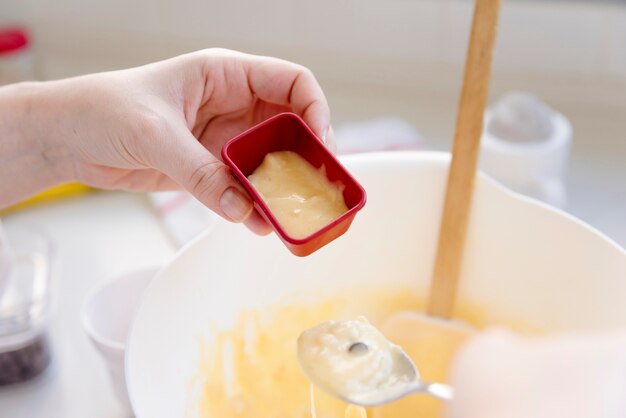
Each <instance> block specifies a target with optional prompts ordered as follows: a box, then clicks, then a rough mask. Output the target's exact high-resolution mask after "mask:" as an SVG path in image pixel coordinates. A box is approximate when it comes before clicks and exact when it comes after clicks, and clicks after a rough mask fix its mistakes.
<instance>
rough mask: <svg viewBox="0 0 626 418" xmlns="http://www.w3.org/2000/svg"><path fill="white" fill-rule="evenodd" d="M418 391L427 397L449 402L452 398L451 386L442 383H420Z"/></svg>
mask: <svg viewBox="0 0 626 418" xmlns="http://www.w3.org/2000/svg"><path fill="white" fill-rule="evenodd" d="M418 391H420V392H423V393H425V394H427V395H430V396H434V397H435V398H438V399H441V400H444V401H450V400H452V398H454V389H453V388H452V386H449V385H446V384H443V383H425V382H422V384H421V386H420V388H419V389H418Z"/></svg>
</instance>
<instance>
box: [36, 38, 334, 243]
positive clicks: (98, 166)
mask: <svg viewBox="0 0 626 418" xmlns="http://www.w3.org/2000/svg"><path fill="white" fill-rule="evenodd" d="M46 84H47V85H46ZM44 85H45V88H43V91H42V92H41V93H40V94H39V95H38V103H39V104H40V105H46V104H47V105H48V107H49V109H54V110H53V111H51V113H50V114H49V115H47V121H48V123H49V124H51V125H53V126H55V128H54V137H55V138H56V143H57V144H58V146H59V147H61V149H63V150H64V151H63V152H57V154H61V155H63V156H64V158H65V161H66V162H67V163H69V164H67V169H68V171H67V173H65V175H66V177H68V178H70V179H73V180H78V181H81V182H83V183H85V184H89V185H92V186H96V187H101V188H114V189H127V190H147V191H154V190H169V189H177V188H180V187H182V188H184V189H186V190H188V191H189V192H190V193H192V194H193V195H194V196H195V197H196V198H197V199H198V200H199V201H201V202H202V203H204V204H205V205H206V206H207V207H209V208H210V209H212V210H213V211H215V212H216V213H217V214H219V215H221V216H222V217H224V218H226V219H228V220H231V221H234V222H242V221H245V223H246V225H247V226H248V227H249V228H250V229H252V230H253V231H255V232H257V233H261V234H262V233H267V232H269V228H268V226H267V225H266V224H265V222H264V221H263V220H262V218H261V217H260V216H259V215H258V214H257V213H256V212H255V211H254V210H253V206H252V204H251V200H250V198H249V196H248V194H247V193H246V191H245V189H244V188H243V187H242V186H241V185H240V184H239V182H238V181H237V180H236V179H235V178H234V177H233V176H232V174H231V172H230V169H229V168H228V167H227V166H225V165H224V164H223V163H222V162H221V160H220V151H221V148H222V146H223V144H224V143H225V142H226V141H227V140H228V139H230V138H232V137H234V136H235V135H237V134H239V133H240V132H242V131H244V130H246V129H247V128H249V127H251V126H253V125H255V124H257V123H259V122H261V121H263V120H265V119H267V118H269V117H271V116H273V115H275V114H277V113H280V112H284V111H293V112H295V113H297V114H299V115H300V116H302V117H303V119H304V120H305V122H306V123H307V124H308V125H309V126H310V127H311V128H312V129H313V131H314V132H315V133H316V134H317V136H318V137H320V138H323V139H324V140H325V142H326V144H327V145H328V146H329V147H331V148H333V147H334V140H333V136H332V131H331V130H330V111H329V108H328V103H327V101H326V98H325V97H324V94H323V92H322V90H321V88H320V86H319V84H318V83H317V81H316V80H315V77H314V76H313V74H312V73H311V72H310V71H309V70H307V69H306V68H304V67H302V66H299V65H296V64H293V63H290V62H287V61H283V60H279V59H276V58H269V57H261V56H253V55H247V54H243V53H239V52H235V51H229V50H221V49H208V50H203V51H198V52H194V53H191V54H186V55H182V56H178V57H175V58H172V59H169V60H165V61H161V62H157V63H154V64H150V65H146V66H143V67H137V68H132V69H128V70H123V71H114V72H109V73H101V74H94V75H88V76H84V77H79V78H73V79H68V80H61V81H57V82H53V83H44ZM55 122H56V123H55ZM44 125H45V124H44Z"/></svg>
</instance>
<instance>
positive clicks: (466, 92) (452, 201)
mask: <svg viewBox="0 0 626 418" xmlns="http://www.w3.org/2000/svg"><path fill="white" fill-rule="evenodd" d="M499 11H500V0H476V5H475V8H474V19H473V22H472V34H471V37H470V42H469V48H468V52H467V59H466V62H465V73H464V76H463V88H462V91H461V101H460V104H459V113H458V116H457V121H456V132H455V136H454V146H453V149H452V162H451V164H450V171H449V174H448V186H447V191H446V200H445V204H444V209H443V217H442V222H441V229H440V232H439V243H438V247H437V257H436V259H435V268H434V271H433V281H432V285H431V293H430V299H429V304H428V308H427V312H428V314H430V315H433V316H438V317H442V318H450V316H451V315H452V310H453V307H454V301H455V298H456V291H457V286H458V282H459V273H460V270H461V260H462V256H463V244H464V241H465V233H466V230H467V223H468V219H469V213H470V208H471V203H472V194H473V189H474V178H475V176H476V166H477V163H478V154H479V149H480V137H481V134H482V129H483V113H484V110H485V105H486V102H487V94H488V91H489V79H490V76H491V61H492V51H493V46H494V43H495V39H496V27H497V24H498V15H499Z"/></svg>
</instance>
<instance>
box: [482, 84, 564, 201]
mask: <svg viewBox="0 0 626 418" xmlns="http://www.w3.org/2000/svg"><path fill="white" fill-rule="evenodd" d="M571 142H572V125H571V124H570V122H569V121H568V120H567V118H565V116H563V115H562V114H560V113H558V112H556V111H554V110H552V109H550V108H549V107H548V106H547V105H545V104H544V103H542V102H541V101H540V100H539V99H537V98H536V97H534V96H532V95H530V94H528V93H520V92H513V93H509V94H508V95H506V96H505V97H503V98H502V99H501V100H500V101H498V102H497V103H496V104H495V105H494V106H492V107H491V108H489V109H488V110H487V112H486V113H485V127H484V130H483V136H482V142H481V157H480V158H481V159H480V168H481V169H482V170H483V171H484V172H485V173H487V174H488V175H490V176H491V177H493V178H494V179H496V180H497V181H499V182H500V183H502V184H503V185H505V186H507V187H508V188H510V189H511V190H514V191H516V192H518V193H522V194H524V195H526V196H530V197H533V198H535V199H539V200H542V201H544V202H546V203H548V204H550V205H552V206H556V207H558V208H564V207H565V206H566V203H567V193H566V189H565V183H564V177H565V170H566V168H567V161H568V157H569V150H570V144H571Z"/></svg>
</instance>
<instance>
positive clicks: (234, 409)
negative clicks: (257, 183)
mask: <svg viewBox="0 0 626 418" xmlns="http://www.w3.org/2000/svg"><path fill="white" fill-rule="evenodd" d="M309 297H310V295H309ZM308 300H309V299H307V301H303V300H294V301H293V303H289V304H278V305H276V306H271V307H268V308H266V309H263V310H262V311H248V312H242V313H241V315H240V317H239V318H238V321H237V324H236V325H235V326H234V327H233V328H232V329H229V330H225V331H219V332H217V331H216V332H215V333H214V334H213V337H212V338H211V340H210V341H205V342H203V343H202V344H203V345H202V350H201V351H202V355H203V357H202V358H201V359H200V365H199V370H198V376H197V378H196V379H194V381H193V382H192V385H193V386H194V388H190V393H195V394H197V395H195V396H190V398H189V402H190V404H189V406H190V408H189V410H190V411H191V414H189V417H192V418H244V417H245V418H252V417H255V418H256V417H258V418H311V401H310V384H309V382H308V380H307V379H306V377H305V376H304V374H303V372H302V371H301V369H300V366H299V365H298V361H297V356H296V353H297V344H296V342H297V338H298V336H299V335H300V333H301V332H302V331H303V330H304V329H306V328H309V327H312V326H314V325H315V324H318V323H320V322H323V321H327V320H330V319H347V318H353V317H355V316H358V315H364V316H366V317H367V318H368V320H370V322H372V324H374V325H375V326H377V327H379V329H380V330H381V331H382V332H383V334H384V335H385V336H386V337H387V338H389V339H390V340H391V341H392V342H394V343H396V344H399V345H400V346H402V347H403V349H404V350H405V351H406V352H407V353H408V354H409V355H410V356H411V358H412V359H413V361H414V362H415V363H416V364H418V365H419V369H420V374H421V377H422V379H423V380H424V381H436V382H446V381H447V373H448V367H449V363H450V360H451V358H452V356H453V355H454V353H455V352H456V350H457V349H458V347H459V346H460V345H461V344H462V343H463V338H461V337H459V338H458V339H456V340H453V341H443V340H440V339H439V340H438V339H435V340H434V341H433V340H432V339H430V338H428V337H427V336H426V337H424V336H421V338H420V335H416V334H415V332H414V329H413V328H412V321H411V320H410V317H409V318H407V317H406V316H405V315H394V313H396V312H398V311H407V310H423V308H424V303H423V300H421V299H420V298H418V297H417V296H416V295H415V292H414V291H413V289H410V288H404V287H394V288H390V287H383V288H369V289H366V290H354V291H352V292H350V295H349V297H347V296H337V297H329V298H325V299H320V301H319V302H316V303H313V302H310V301H308ZM457 317H458V318H461V319H463V320H464V321H466V322H468V323H470V324H472V325H473V326H475V327H477V328H481V327H483V326H484V325H486V324H488V323H499V324H503V323H504V324H511V323H513V321H509V320H504V322H502V321H503V319H502V318H500V320H499V321H497V322H496V321H493V319H492V318H491V317H489V316H488V315H487V313H486V312H484V311H482V310H481V309H479V308H477V307H476V306H468V305H467V304H463V303H460V304H459V306H458V309H457ZM387 319H389V320H388V321H387ZM515 328H516V329H520V327H515ZM192 389H193V390H192ZM315 398H316V400H315V403H316V406H317V409H316V411H317V418H342V417H344V416H347V417H350V418H364V415H363V412H364V411H361V410H360V409H359V408H349V409H348V410H346V407H347V406H348V405H346V404H345V403H344V402H341V401H339V400H337V399H334V398H331V397H330V396H329V395H327V394H325V393H323V392H322V391H316V394H315ZM442 407H443V403H442V401H439V400H437V399H434V398H430V397H428V396H423V395H415V396H410V397H408V398H405V399H403V400H400V401H397V402H394V403H392V404H390V405H386V406H383V407H376V408H368V409H367V417H368V418H415V417H416V416H419V417H420V418H437V417H441V416H442ZM344 414H346V415H344Z"/></svg>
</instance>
